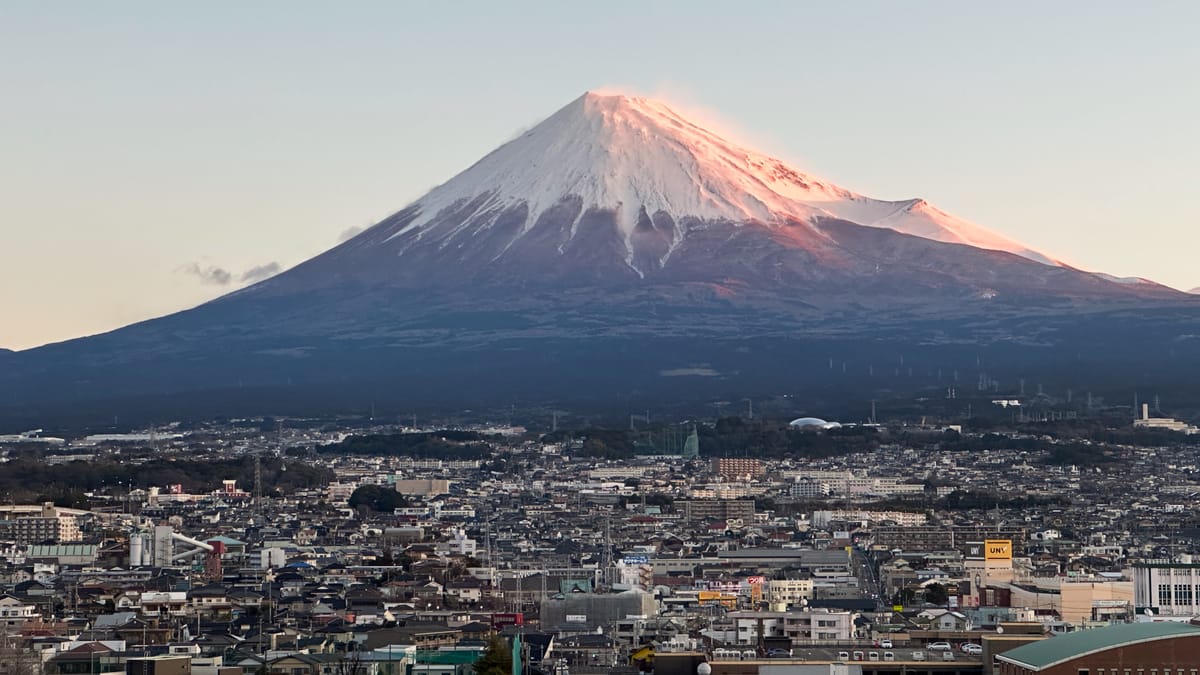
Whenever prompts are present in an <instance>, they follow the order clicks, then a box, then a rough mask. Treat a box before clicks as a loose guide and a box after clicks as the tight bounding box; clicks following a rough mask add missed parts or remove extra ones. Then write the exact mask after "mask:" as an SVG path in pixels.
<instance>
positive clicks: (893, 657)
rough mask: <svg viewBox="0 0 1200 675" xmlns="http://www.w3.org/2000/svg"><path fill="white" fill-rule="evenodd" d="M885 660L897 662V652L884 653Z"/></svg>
mask: <svg viewBox="0 0 1200 675" xmlns="http://www.w3.org/2000/svg"><path fill="white" fill-rule="evenodd" d="M883 660H884V661H895V660H896V653H895V652H884V653H883Z"/></svg>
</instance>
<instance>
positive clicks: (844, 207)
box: [245, 93, 1173, 305]
mask: <svg viewBox="0 0 1200 675" xmlns="http://www.w3.org/2000/svg"><path fill="white" fill-rule="evenodd" d="M849 224H853V225H858V226H863V227H868V228H871V229H870V230H868V231H865V232H855V231H854V228H851V227H848V225H849ZM892 233H900V234H907V235H912V236H914V237H918V238H919V239H920V240H919V241H917V240H907V239H902V238H897V237H894V236H890V235H891V234H892ZM934 242H937V243H946V244H959V245H960V246H957V247H953V248H942V247H938V246H933V245H932V244H933V243H934ZM968 246H969V247H970V248H967V247H968ZM997 253H1007V254H1013V255H1016V256H1019V257H1020V258H1021V260H1013V259H1012V256H1011V255H999V254H997ZM1025 261H1034V262H1037V263H1043V264H1042V265H1039V266H1032V265H1027V264H1024V263H1025ZM346 283H356V284H361V285H363V286H365V287H372V288H377V287H380V286H390V287H404V288H409V287H419V288H423V289H439V290H446V289H460V290H463V289H470V288H473V287H478V288H479V289H480V290H486V291H494V290H496V289H497V288H498V287H508V286H515V287H519V288H526V289H529V288H539V287H545V288H546V289H554V288H562V287H563V286H564V285H565V286H570V287H574V286H587V287H603V288H611V287H614V286H619V287H625V288H648V287H652V286H659V285H662V284H679V283H701V284H717V285H720V286H728V289H727V290H726V291H725V292H729V293H733V292H735V290H734V289H742V290H741V291H737V292H742V293H745V294H750V295H755V294H761V293H770V294H778V295H781V296H783V297H786V298H788V299H790V300H794V301H799V302H802V303H806V304H816V305H819V304H820V298H818V297H812V296H811V295H808V294H817V293H820V294H822V295H823V297H830V296H831V295H832V296H836V297H837V298H840V299H844V298H849V297H855V296H859V295H863V296H864V297H863V299H870V298H874V297H879V296H877V295H876V291H886V292H885V293H884V295H885V296H886V297H885V298H881V300H885V301H886V302H888V303H893V302H897V301H903V299H904V298H905V297H907V299H908V301H910V302H914V303H918V304H927V303H928V301H929V300H930V298H929V297H928V296H927V295H926V293H927V292H929V291H933V292H935V294H936V295H937V296H946V297H949V296H958V297H961V298H965V299H973V298H977V297H986V298H995V297H997V296H999V297H1000V298H1001V301H1004V300H1005V299H1009V300H1012V301H1018V302H1023V301H1024V299H1025V298H1027V297H1028V296H1030V295H1036V296H1054V297H1061V298H1078V297H1094V298H1121V297H1126V298H1128V297H1134V296H1137V297H1146V296H1162V297H1167V296H1171V295H1173V292H1172V291H1170V290H1169V289H1165V288H1162V287H1158V286H1154V285H1150V286H1147V287H1143V288H1138V289H1129V288H1121V287H1119V286H1118V285H1117V284H1113V283H1110V280H1109V279H1105V278H1102V277H1097V276H1095V275H1091V274H1082V273H1079V272H1077V271H1075V270H1071V269H1069V268H1066V267H1065V266H1063V265H1060V264H1059V263H1057V262H1055V260H1054V259H1053V258H1052V257H1051V256H1048V255H1046V254H1044V253H1041V252H1038V251H1034V250H1032V249H1031V248H1029V247H1027V246H1024V245H1022V244H1019V243H1017V242H1014V241H1012V240H1010V239H1008V238H1006V237H1004V236H1002V235H999V234H996V233H994V232H990V231H988V230H986V229H984V228H982V227H979V226H976V225H973V224H971V223H968V222H966V221H964V220H961V219H958V218H955V217H953V216H950V215H948V214H946V213H944V212H942V211H940V210H938V209H937V208H935V207H933V206H931V205H929V204H928V203H926V202H925V201H924V200H920V199H910V200H904V201H899V202H889V201H881V200H875V199H870V198H868V197H864V196H862V195H859V194H856V193H854V192H851V191H850V190H847V189H845V188H842V187H838V186H836V185H833V184H832V183H830V182H829V181H826V180H823V179H820V178H817V177H814V176H811V175H807V174H804V173H802V172H800V171H798V170H796V169H793V168H791V167H789V166H787V165H786V164H784V163H783V162H781V161H779V160H777V159H773V158H771V157H768V156H766V155H763V154H760V153H758V152H756V151H753V150H749V149H746V148H743V147H740V146H738V145H736V144H734V143H732V142H729V141H726V140H724V139H722V138H721V137H719V136H717V135H715V134H714V133H712V132H709V131H707V130H705V129H703V128H701V127H699V126H697V125H695V124H692V123H691V122H689V121H688V120H687V119H685V118H684V117H682V116H680V115H679V114H677V113H675V112H674V111H672V110H671V109H670V108H668V107H667V106H665V105H663V104H661V103H658V102H656V101H651V100H647V99H642V98H634V97H628V96H621V95H598V94H591V93H589V94H586V95H584V96H582V97H580V98H579V99H577V100H575V101H573V102H572V103H570V104H569V105H567V106H566V107H565V108H563V109H562V110H560V111H558V112H557V113H555V114H554V115H552V116H551V117H550V118H548V119H547V120H545V121H544V122H542V123H541V124H539V125H537V126H536V127H534V128H533V129H531V130H530V131H528V132H526V133H524V134H522V135H521V136H520V137H519V138H517V139H515V140H513V141H511V142H509V143H506V144H505V145H503V146H501V147H500V148H498V149H497V150H495V151H493V152H492V153H490V154H488V155H487V156H485V157H484V158H483V159H481V160H480V161H479V162H477V163H476V164H475V165H473V166H471V167H470V168H468V169H467V170H465V171H463V172H462V173H461V174H459V175H457V176H455V177H454V178H453V179H451V180H450V181H448V182H446V183H445V184H443V185H441V186H439V187H437V188H435V189H434V190H432V191H431V192H430V193H429V194H427V195H425V196H424V197H422V198H421V199H419V200H417V201H416V202H415V203H414V204H412V205H410V206H409V207H407V208H405V209H404V210H402V211H400V212H399V213H397V214H395V215H393V216H392V217H390V218H387V219H385V220H384V221H383V222H381V223H379V224H378V225H376V226H375V227H374V228H372V229H370V230H368V231H367V232H364V233H362V234H361V235H359V236H358V237H356V238H355V239H352V240H351V241H349V242H346V243H345V244H343V245H342V246H340V247H338V248H337V249H334V250H333V251H330V252H329V253H327V254H325V255H323V256H320V257H318V258H316V259H314V260H312V261H310V262H309V263H306V264H303V265H301V266H299V267H298V268H296V269H295V270H292V271H291V272H289V273H287V274H284V275H281V276H279V277H276V278H275V279H273V280H270V281H268V282H265V283H263V284H260V285H259V286H257V287H254V288H252V289H249V290H247V291H245V293H248V294H262V295H274V294H288V293H291V292H296V291H297V290H300V289H306V290H312V289H323V288H329V287H331V286H337V285H340V284H346ZM864 292H865V293H864Z"/></svg>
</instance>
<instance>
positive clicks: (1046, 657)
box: [997, 622, 1200, 671]
mask: <svg viewBox="0 0 1200 675" xmlns="http://www.w3.org/2000/svg"><path fill="white" fill-rule="evenodd" d="M1191 636H1194V637H1197V638H1200V626H1193V625H1191V624H1187V623H1172V622H1158V623H1149V622H1148V623H1125V624H1117V625H1114V626H1106V627H1104V628H1093V629H1090V630H1081V631H1076V632H1074V633H1064V634H1063V635H1058V636H1056V637H1050V638H1046V639H1045V640H1039V641H1037V642H1033V643H1030V644H1027V645H1022V646H1020V647H1017V648H1016V649H1010V650H1008V651H1007V652H1004V653H1003V654H997V658H999V659H1000V660H1002V661H1008V662H1011V663H1015V664H1017V665H1019V666H1024V667H1026V668H1029V669H1032V670H1035V671H1037V670H1042V669H1043V668H1048V667H1050V666H1054V665H1058V664H1060V663H1065V662H1067V661H1070V660H1071V659H1077V658H1079V657H1081V656H1084V655H1086V654H1090V653H1093V652H1098V651H1102V650H1105V649H1111V648H1113V647H1119V646H1123V645H1127V644H1132V643H1136V642H1148V641H1150V640H1165V639H1167V638H1173V637H1191Z"/></svg>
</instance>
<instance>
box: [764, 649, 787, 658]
mask: <svg viewBox="0 0 1200 675" xmlns="http://www.w3.org/2000/svg"><path fill="white" fill-rule="evenodd" d="M791 655H792V652H791V650H788V649H779V648H778V647H777V648H775V649H771V650H768V651H767V658H768V659H786V658H788V657H789V656H791Z"/></svg>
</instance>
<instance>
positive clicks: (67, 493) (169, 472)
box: [0, 456, 334, 506]
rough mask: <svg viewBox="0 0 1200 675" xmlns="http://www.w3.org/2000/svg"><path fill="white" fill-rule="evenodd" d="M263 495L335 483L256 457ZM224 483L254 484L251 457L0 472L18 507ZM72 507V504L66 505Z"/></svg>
mask: <svg viewBox="0 0 1200 675" xmlns="http://www.w3.org/2000/svg"><path fill="white" fill-rule="evenodd" d="M259 461H260V463H261V466H262V478H263V487H264V489H265V490H268V491H274V490H282V491H289V492H290V491H292V490H296V489H298V488H306V487H315V486H320V485H325V484H327V483H329V482H330V481H331V480H333V478H334V476H333V472H332V471H330V470H329V469H326V468H323V467H318V466H312V465H310V464H305V463H302V462H287V463H286V469H285V468H284V466H285V464H284V462H282V461H281V460H279V459H278V458H275V457H262V458H260V460H259ZM223 480H236V481H237V482H238V484H240V485H251V484H253V482H254V458H253V457H250V456H245V457H239V458H235V459H214V460H190V459H174V458H163V459H154V460H150V461H147V462H143V463H140V464H128V463H127V464H119V463H117V462H116V461H112V460H105V459H98V460H93V461H73V462H66V463H63V464H47V463H45V462H43V461H40V460H36V459H17V460H14V461H11V462H8V463H7V464H5V465H4V471H0V494H2V495H3V496H4V498H6V499H10V500H14V501H16V502H17V503H20V502H22V501H32V500H33V499H34V498H39V497H40V498H43V501H55V502H60V504H59V505H60V506H70V505H78V502H79V495H81V493H82V492H95V491H104V490H105V489H106V488H112V489H118V488H119V489H120V490H121V491H127V490H129V489H131V488H139V487H142V488H145V487H148V486H153V485H157V486H163V485H171V484H179V485H182V486H183V489H184V490H186V491H193V492H205V491H210V490H215V489H217V488H218V487H220V485H221V481H223ZM67 502H71V503H67Z"/></svg>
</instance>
